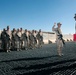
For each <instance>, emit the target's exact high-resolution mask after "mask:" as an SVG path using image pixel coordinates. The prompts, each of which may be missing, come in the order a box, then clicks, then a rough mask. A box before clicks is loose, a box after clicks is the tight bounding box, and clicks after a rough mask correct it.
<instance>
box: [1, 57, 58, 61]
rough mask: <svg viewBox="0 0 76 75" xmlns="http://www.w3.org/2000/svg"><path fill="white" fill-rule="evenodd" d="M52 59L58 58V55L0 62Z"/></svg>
mask: <svg viewBox="0 0 76 75" xmlns="http://www.w3.org/2000/svg"><path fill="white" fill-rule="evenodd" d="M52 57H59V56H58V55H52V56H47V57H32V58H20V59H13V60H5V61H1V62H12V61H29V60H41V59H46V58H52Z"/></svg>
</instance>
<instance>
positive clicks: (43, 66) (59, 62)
mask: <svg viewBox="0 0 76 75" xmlns="http://www.w3.org/2000/svg"><path fill="white" fill-rule="evenodd" d="M75 61H76V59H72V60H65V61H58V62H53V63H45V64H36V65H30V66H29V67H26V66H24V67H19V66H18V67H17V68H13V69H12V70H31V69H34V70H35V69H41V68H46V67H49V66H50V67H52V66H55V65H58V64H66V63H67V62H71V63H72V62H75Z"/></svg>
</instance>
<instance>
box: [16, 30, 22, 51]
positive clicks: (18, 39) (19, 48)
mask: <svg viewBox="0 0 76 75" xmlns="http://www.w3.org/2000/svg"><path fill="white" fill-rule="evenodd" d="M16 37H17V39H16V43H17V51H20V50H21V32H20V30H19V29H17V33H16Z"/></svg>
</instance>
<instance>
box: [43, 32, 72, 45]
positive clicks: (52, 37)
mask: <svg viewBox="0 0 76 75" xmlns="http://www.w3.org/2000/svg"><path fill="white" fill-rule="evenodd" d="M63 39H64V40H65V41H73V35H72V34H63ZM43 41H44V43H45V44H47V43H49V42H52V43H55V41H56V34H55V33H53V32H43Z"/></svg>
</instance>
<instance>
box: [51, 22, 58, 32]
mask: <svg viewBox="0 0 76 75" xmlns="http://www.w3.org/2000/svg"><path fill="white" fill-rule="evenodd" d="M55 26H56V23H54V25H53V27H52V31H56V30H57V28H55Z"/></svg>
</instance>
